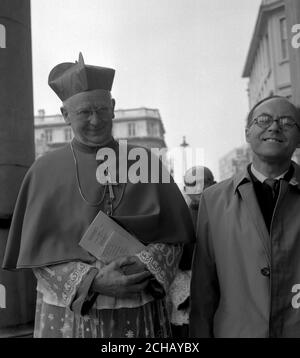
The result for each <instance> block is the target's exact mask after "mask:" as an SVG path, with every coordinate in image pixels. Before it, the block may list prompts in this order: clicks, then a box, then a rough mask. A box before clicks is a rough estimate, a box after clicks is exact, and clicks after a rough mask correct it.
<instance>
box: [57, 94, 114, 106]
mask: <svg viewBox="0 0 300 358" xmlns="http://www.w3.org/2000/svg"><path fill="white" fill-rule="evenodd" d="M63 104H64V106H65V107H68V108H72V109H75V108H79V107H100V106H104V105H105V106H109V107H110V106H111V105H112V102H111V94H110V92H109V91H105V90H102V89H97V90H93V91H86V92H80V93H77V94H75V95H74V96H72V97H70V98H68V99H67V100H65V101H64V103H63Z"/></svg>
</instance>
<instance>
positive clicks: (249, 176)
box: [190, 96, 300, 338]
mask: <svg viewBox="0 0 300 358" xmlns="http://www.w3.org/2000/svg"><path fill="white" fill-rule="evenodd" d="M246 140H247V142H248V143H249V144H250V146H251V149H252V151H253V162H252V163H251V164H250V165H249V166H248V168H247V169H246V170H245V172H243V173H240V174H238V175H236V176H234V177H233V178H231V179H228V180H225V181H223V182H221V183H219V184H217V185H214V186H213V187H211V188H208V189H207V190H206V191H205V192H204V193H203V195H202V198H201V202H200V206H199V213H198V227H197V244H196V249H195V256H194V261H193V271H192V283H191V314H190V334H191V336H192V337H261V338H262V337H300V309H299V307H300V298H299V299H298V296H299V297H300V295H299V292H298V291H300V285H299V284H300V260H299V257H300V241H299V239H300V220H299V215H300V168H299V166H298V165H297V164H295V163H294V162H293V161H292V160H291V158H292V155H293V153H294V151H295V149H296V148H297V146H298V145H299V144H300V118H299V113H298V110H297V108H296V107H295V106H294V105H292V104H291V103H290V102H289V101H288V99H286V98H284V97H279V96H273V97H268V98H265V99H264V100H262V101H260V102H259V103H257V104H256V105H255V107H254V108H253V109H252V110H251V111H250V113H249V116H248V119H247V126H246ZM298 288H299V289H298ZM298 300H299V302H298ZM298 303H299V304H298Z"/></svg>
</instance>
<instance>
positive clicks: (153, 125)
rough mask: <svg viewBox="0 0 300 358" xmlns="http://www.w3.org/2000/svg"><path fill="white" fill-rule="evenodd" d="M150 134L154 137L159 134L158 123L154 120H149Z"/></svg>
mask: <svg viewBox="0 0 300 358" xmlns="http://www.w3.org/2000/svg"><path fill="white" fill-rule="evenodd" d="M147 131H148V135H149V136H152V137H157V136H158V130H157V124H156V123H154V122H147Z"/></svg>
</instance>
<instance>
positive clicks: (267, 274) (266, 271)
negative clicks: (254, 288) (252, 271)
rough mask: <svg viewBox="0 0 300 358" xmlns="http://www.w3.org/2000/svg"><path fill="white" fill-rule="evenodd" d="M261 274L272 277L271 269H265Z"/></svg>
mask: <svg viewBox="0 0 300 358" xmlns="http://www.w3.org/2000/svg"><path fill="white" fill-rule="evenodd" d="M260 272H261V274H262V275H263V276H266V277H270V268H269V267H264V268H262V269H261V270H260Z"/></svg>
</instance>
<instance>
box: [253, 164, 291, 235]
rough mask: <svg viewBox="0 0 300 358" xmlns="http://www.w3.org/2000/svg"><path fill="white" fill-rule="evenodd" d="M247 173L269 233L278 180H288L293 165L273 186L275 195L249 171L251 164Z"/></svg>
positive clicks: (277, 193) (278, 186)
mask: <svg viewBox="0 0 300 358" xmlns="http://www.w3.org/2000/svg"><path fill="white" fill-rule="evenodd" d="M247 169H248V173H249V175H250V178H251V180H252V182H253V186H254V191H255V194H256V198H257V201H258V204H259V207H260V210H261V212H262V215H263V217H264V220H265V223H266V226H267V229H268V232H269V233H270V229H271V222H272V217H273V213H274V209H275V206H276V202H277V199H278V195H279V189H280V181H281V180H286V181H287V182H289V181H290V180H291V179H292V176H293V174H294V167H293V166H292V165H291V166H290V168H289V170H288V171H287V173H286V174H285V175H284V177H283V178H282V179H280V180H278V182H279V183H278V184H277V185H276V186H275V195H273V193H272V188H271V187H270V186H269V185H268V184H266V183H262V182H260V181H259V180H258V179H257V178H256V177H255V176H254V175H253V173H252V171H251V165H249V166H248V168H247Z"/></svg>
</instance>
